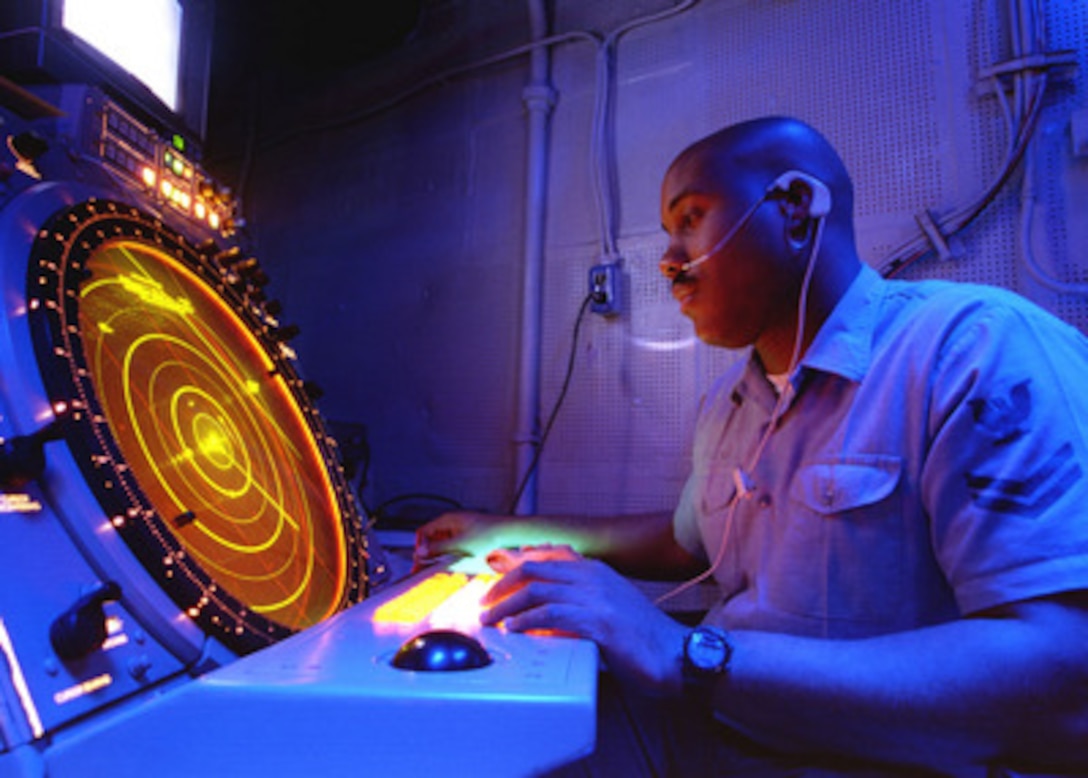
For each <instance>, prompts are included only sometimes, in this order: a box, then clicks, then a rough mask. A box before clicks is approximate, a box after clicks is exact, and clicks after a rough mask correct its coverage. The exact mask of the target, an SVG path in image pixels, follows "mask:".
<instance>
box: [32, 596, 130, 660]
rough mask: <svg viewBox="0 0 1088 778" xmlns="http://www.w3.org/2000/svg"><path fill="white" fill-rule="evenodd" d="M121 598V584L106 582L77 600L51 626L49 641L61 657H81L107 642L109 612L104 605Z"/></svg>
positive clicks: (68, 658) (72, 658)
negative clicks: (107, 612)
mask: <svg viewBox="0 0 1088 778" xmlns="http://www.w3.org/2000/svg"><path fill="white" fill-rule="evenodd" d="M120 598H121V586H120V585H119V584H118V583H116V582H115V581H106V582H104V583H100V584H98V585H97V586H95V587H94V589H92V590H91V591H89V592H87V593H86V594H85V595H83V596H82V597H80V598H79V599H78V600H76V602H75V604H74V605H73V606H72V607H71V608H69V609H68V610H66V611H65V612H64V613H62V614H61V615H60V616H58V617H57V618H56V619H55V620H54V621H53V625H52V626H51V627H50V628H49V642H50V643H51V644H52V646H53V650H54V651H55V652H56V653H57V656H59V657H60V658H61V659H63V660H65V661H71V660H74V659H82V658H83V657H85V656H88V655H89V654H93V653H94V652H95V651H97V650H98V649H100V648H102V644H103V643H105V642H106V637H107V631H106V613H105V611H104V610H103V609H102V606H103V605H105V604H106V603H107V602H114V601H115V600H119V599H120Z"/></svg>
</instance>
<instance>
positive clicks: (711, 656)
mask: <svg viewBox="0 0 1088 778" xmlns="http://www.w3.org/2000/svg"><path fill="white" fill-rule="evenodd" d="M732 656H733V644H732V643H730V642H729V634H728V633H727V632H726V631H725V630H722V629H718V628H717V627H712V626H710V625H707V624H702V625H700V626H698V627H696V628H695V629H693V630H692V631H691V632H689V633H688V634H687V636H686V637H685V638H684V652H683V677H684V690H685V692H687V693H688V694H690V695H693V696H695V697H696V698H698V699H699V700H700V701H701V702H704V703H705V704H708V705H709V704H710V701H711V696H712V695H713V692H714V686H715V681H716V680H717V679H718V678H720V677H721V676H723V675H725V673H726V672H727V671H728V670H729V660H730V659H731V658H732Z"/></svg>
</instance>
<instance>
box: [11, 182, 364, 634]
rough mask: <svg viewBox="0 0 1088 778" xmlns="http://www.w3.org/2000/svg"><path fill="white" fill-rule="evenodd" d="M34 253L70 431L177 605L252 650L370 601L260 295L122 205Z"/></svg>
mask: <svg viewBox="0 0 1088 778" xmlns="http://www.w3.org/2000/svg"><path fill="white" fill-rule="evenodd" d="M34 251H35V256H36V257H37V260H38V262H37V267H36V268H32V272H31V274H30V276H31V295H30V297H31V308H32V309H34V310H35V312H37V311H41V312H42V314H43V315H42V316H41V317H40V321H41V323H42V325H43V326H39V327H38V328H37V329H36V331H35V336H36V344H38V345H39V360H40V361H43V363H44V361H45V360H48V361H49V363H50V365H51V368H50V369H49V370H45V369H44V366H43V375H44V377H45V378H46V383H47V385H48V386H49V390H50V394H51V399H52V400H53V401H54V406H55V407H67V408H70V409H71V411H70V418H68V419H66V420H65V422H64V429H65V438H66V439H67V440H68V442H69V444H70V446H71V447H72V449H73V452H74V453H75V454H76V456H77V460H79V461H80V463H81V466H82V469H83V471H84V473H85V475H86V476H87V479H88V482H89V483H90V484H91V486H92V488H94V489H95V491H96V493H97V495H98V497H99V501H100V502H101V503H102V505H103V507H104V508H105V509H106V511H107V514H108V515H109V516H110V517H111V522H112V524H113V526H114V527H115V528H116V529H117V531H118V532H120V533H121V535H122V536H123V537H124V538H125V540H126V541H127V543H128V545H129V546H130V547H131V548H132V549H133V550H134V551H135V552H136V554H137V556H139V557H140V559H141V561H142V562H143V564H144V566H145V567H147V568H148V569H149V570H150V571H151V572H152V573H153V574H154V575H155V577H156V578H157V579H158V580H159V582H160V584H161V585H162V586H163V587H164V588H165V589H166V591H167V592H168V593H169V594H171V596H172V597H173V599H174V600H175V601H176V602H177V603H178V605H179V606H180V607H181V608H182V609H183V610H184V611H185V612H187V613H188V615H189V616H190V617H192V618H194V619H195V620H197V621H198V622H199V623H201V624H202V626H203V627H204V628H205V629H206V631H208V632H210V633H211V634H214V635H216V636H217V637H219V638H220V639H222V640H223V642H224V643H226V644H227V645H228V646H230V647H232V648H234V649H235V650H237V651H239V652H240V653H246V652H248V651H250V650H253V649H256V648H259V647H261V646H263V645H266V644H267V643H270V642H273V641H275V640H277V639H279V638H281V637H284V636H286V635H287V634H290V633H291V632H294V631H296V630H299V629H302V628H305V627H308V626H311V625H313V624H316V623H318V622H320V621H321V620H323V619H325V618H326V617H328V616H330V615H331V614H333V613H335V612H336V611H338V610H340V609H342V608H343V607H345V606H346V605H348V604H351V603H352V602H357V601H358V600H359V599H361V597H362V596H363V595H364V594H365V592H364V591H363V589H364V586H365V573H364V572H362V571H363V570H365V564H363V559H362V558H363V556H364V555H365V542H364V541H363V538H362V536H361V534H362V530H361V522H360V521H359V517H358V514H357V511H356V510H355V508H354V503H353V502H352V501H351V499H350V496H349V491H350V490H348V489H346V487H345V485H344V479H343V474H342V470H341V469H340V467H339V465H338V463H337V462H336V460H335V456H334V451H333V445H334V444H332V441H331V440H330V439H329V438H328V437H327V436H325V435H324V433H323V432H322V430H321V424H320V420H319V419H318V417H317V414H316V412H315V411H314V409H313V408H312V407H311V406H310V404H309V401H308V397H307V395H306V393H305V392H304V391H303V386H302V382H301V381H300V380H299V379H298V376H297V374H296V373H295V372H294V370H293V369H292V367H291V364H290V361H289V360H288V358H287V355H286V354H285V352H286V351H287V349H286V348H285V346H284V345H283V344H282V343H281V342H280V340H278V339H277V338H276V332H277V331H276V329H275V324H274V322H273V321H272V320H271V317H269V316H268V315H267V314H266V313H264V312H263V309H262V308H261V307H260V305H259V304H254V303H253V302H252V299H251V298H253V297H255V296H259V295H258V294H257V293H258V292H259V290H258V289H257V288H255V287H252V286H248V285H247V284H245V283H244V279H241V278H240V277H239V276H238V275H237V274H236V273H235V272H234V270H233V269H232V268H231V266H230V265H229V264H220V263H219V262H218V261H217V260H215V259H212V258H209V256H208V254H207V252H201V251H198V250H197V249H196V248H195V247H193V246H191V245H189V244H188V243H186V241H185V240H184V239H183V238H182V237H181V236H180V235H178V234H176V233H173V232H172V231H170V230H169V229H168V228H166V227H164V226H163V225H162V224H161V223H160V222H158V221H156V220H154V219H153V218H152V217H150V216H148V215H146V214H144V213H142V212H141V211H139V210H136V209H132V208H129V207H127V206H121V205H118V204H116V203H110V202H100V201H90V202H87V203H84V204H82V205H80V206H76V207H75V208H73V209H70V210H69V211H66V212H64V213H62V214H59V215H58V216H57V217H55V218H54V219H53V220H52V221H51V222H50V224H49V225H47V226H46V227H45V228H44V229H43V230H42V232H41V234H40V236H39V239H38V241H37V242H36V243H35V247H34Z"/></svg>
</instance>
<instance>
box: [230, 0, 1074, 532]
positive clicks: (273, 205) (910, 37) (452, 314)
mask: <svg viewBox="0 0 1088 778" xmlns="http://www.w3.org/2000/svg"><path fill="white" fill-rule="evenodd" d="M550 5H551V6H552V18H553V27H552V28H553V31H554V32H556V33H566V32H573V31H595V32H596V33H597V34H598V36H600V35H602V34H606V33H608V32H609V31H614V30H617V29H618V28H619V27H620V25H623V24H625V23H627V22H628V21H630V20H633V19H638V18H640V17H643V16H645V15H646V14H649V13H656V12H659V11H663V10H667V9H668V8H669V6H670V4H669V3H668V2H665V0H653V1H651V0H607V1H606V0H598V1H597V2H592V3H586V2H583V1H582V0H554V2H553V3H551V4H550ZM687 5H690V6H691V7H690V8H686V6H687ZM1007 5H1009V4H1007V3H1005V2H996V1H991V0H986V1H985V2H984V1H983V0H963V1H961V2H948V0H892V1H891V2H884V1H881V2H878V1H877V0H855V1H851V2H845V1H844V0H750V1H747V2H745V1H742V0H702V2H697V3H689V4H682V7H685V10H683V11H682V12H680V13H677V14H675V15H673V16H670V17H669V18H665V19H661V20H658V21H654V22H652V23H648V24H645V25H642V26H638V27H635V28H632V29H630V30H629V31H627V32H625V33H623V34H622V35H620V36H619V37H618V39H617V45H616V49H615V69H614V73H613V77H612V79H611V81H610V83H609V84H608V85H607V87H606V88H607V90H608V91H607V93H606V94H608V95H609V96H610V98H611V101H612V102H611V107H612V110H613V117H614V119H613V122H612V123H611V125H610V127H611V134H610V141H611V143H612V144H613V148H614V163H615V166H614V184H615V189H614V191H613V190H609V191H612V193H613V194H614V196H615V214H616V221H615V225H614V226H615V233H614V235H612V236H611V237H612V238H613V239H614V240H615V244H616V245H617V246H618V248H619V250H620V252H621V254H622V262H623V276H624V282H625V287H626V305H625V309H624V311H623V314H622V315H621V316H619V317H618V318H614V319H612V318H609V319H605V318H602V317H599V316H591V317H589V318H587V319H586V320H585V322H584V324H583V326H582V329H581V335H580V340H579V344H578V354H577V361H576V367H575V373H574V377H573V382H572V386H571V389H570V394H569V396H568V398H567V401H566V404H565V405H564V407H563V409H562V411H561V412H560V416H559V419H558V421H557V423H556V426H555V429H554V431H553V433H552V436H551V438H550V440H549V442H548V444H547V447H546V449H545V453H544V457H543V460H542V463H541V466H540V484H539V485H540V497H539V505H540V509H541V510H543V511H580V512H586V513H591V514H597V513H604V512H609V511H630V510H643V509H653V508H663V507H669V506H671V504H672V503H673V501H674V500H675V498H676V495H677V493H678V491H679V488H680V486H681V484H682V481H683V478H684V476H685V472H686V466H687V463H686V457H687V453H686V452H687V445H688V442H689V438H690V433H691V425H692V421H693V415H694V412H695V410H696V407H697V403H698V400H699V395H700V391H701V390H702V388H703V387H705V385H706V384H707V383H708V381H710V380H711V379H712V378H713V377H714V376H715V375H716V374H717V373H718V372H720V370H721V369H722V368H723V366H725V365H726V364H727V363H728V362H729V361H730V360H731V359H734V358H735V355H732V354H729V353H726V352H721V351H713V350H710V349H707V348H706V347H704V346H702V345H700V344H698V343H696V342H695V341H694V340H693V339H692V337H691V331H690V327H689V325H688V323H687V321H686V320H684V319H682V318H681V317H680V316H679V314H678V313H677V311H676V307H675V304H674V303H673V302H672V300H671V298H670V296H669V293H668V289H667V286H666V284H665V283H664V282H663V280H662V279H661V278H660V276H659V275H658V270H657V259H658V256H659V254H660V252H661V250H662V248H663V246H664V238H663V235H662V233H661V230H660V227H659V217H658V202H657V196H658V186H659V182H660V177H661V174H662V173H663V171H664V169H665V167H666V165H667V164H668V162H669V160H670V159H671V158H672V156H673V155H674V154H675V153H676V152H677V151H679V150H680V149H681V148H682V147H683V146H685V145H686V144H687V143H689V142H690V141H692V140H694V139H696V138H698V137H700V136H702V135H704V134H706V133H708V132H711V131H713V130H714V129H716V128H718V127H719V126H722V125H724V124H727V123H731V122H734V121H737V120H741V119H745V118H749V117H754V116H758V115H763V114H768V113H777V114H792V115H795V116H798V117H800V118H802V119H805V120H807V121H809V122H811V123H813V124H815V125H816V126H817V127H819V128H820V129H821V130H823V131H824V132H825V134H827V135H828V136H829V137H830V138H831V140H832V141H833V142H834V143H836V144H837V145H838V147H839V148H840V149H841V151H842V153H843V155H844V157H845V158H846V161H847V164H848V165H849V166H850V168H851V169H852V171H853V172H854V175H855V182H856V187H857V216H858V225H859V240H860V244H861V249H862V253H863V255H864V256H865V258H866V259H867V261H869V262H870V263H872V264H873V265H874V266H877V267H880V266H882V265H883V263H884V262H885V261H886V259H887V258H888V257H889V256H890V255H891V253H892V252H893V251H894V250H895V249H896V248H897V247H899V246H901V245H902V244H904V243H906V242H908V241H912V240H914V239H916V238H917V236H918V235H919V229H918V226H917V222H916V219H915V214H917V213H919V212H921V211H925V210H928V211H930V212H931V213H932V214H934V216H936V217H940V216H942V215H948V214H951V213H953V212H954V211H955V210H956V209H957V208H959V207H961V206H962V205H963V204H964V203H966V202H968V201H970V200H972V199H973V198H975V197H976V196H977V195H978V193H979V192H981V191H983V190H984V189H985V188H986V187H987V185H988V184H989V183H990V181H991V180H992V179H993V177H994V176H995V175H996V173H997V171H998V170H999V169H1000V167H1001V164H1002V161H1003V159H1004V158H1005V156H1006V151H1007V146H1008V142H1009V140H1008V138H1009V136H1008V127H1007V121H1006V118H1005V111H1004V109H1003V108H1002V103H1001V101H999V100H998V99H997V98H996V97H995V96H994V94H993V92H992V91H991V90H990V88H989V86H988V85H987V82H986V81H984V80H980V74H982V73H983V72H984V71H985V69H986V68H988V67H990V66H992V65H994V64H996V63H998V62H1001V61H1004V60H1007V59H1009V58H1010V57H1011V56H1012V53H1011V48H1010V44H1009V41H1008V38H1009V29H1010V22H1009V11H1008V10H1007V8H1006V6H1007ZM1044 5H1045V13H1044V16H1045V18H1046V23H1047V32H1048V48H1049V50H1055V51H1056V50H1075V53H1074V55H1073V57H1074V59H1075V60H1076V61H1077V62H1078V63H1079V68H1055V69H1052V71H1051V72H1052V76H1051V83H1050V84H1049V86H1048V88H1047V92H1046V95H1047V96H1046V99H1045V103H1044V106H1043V108H1042V112H1041V116H1040V120H1039V124H1038V127H1037V129H1036V132H1035V135H1034V141H1033V145H1032V146H1031V148H1030V150H1029V152H1028V156H1029V157H1030V158H1031V160H1032V162H1031V165H1030V166H1029V168H1028V172H1029V173H1030V176H1029V180H1030V182H1031V183H1032V184H1033V186H1032V187H1031V188H1030V190H1029V191H1028V192H1027V194H1028V198H1025V196H1024V195H1025V190H1024V187H1023V185H1022V181H1023V180H1024V179H1023V177H1022V176H1021V175H1020V174H1019V173H1018V174H1017V175H1016V176H1014V177H1013V178H1012V179H1011V181H1010V183H1009V184H1008V185H1007V186H1006V187H1005V188H1004V189H1003V190H1002V191H1001V192H1000V194H999V195H998V196H997V198H996V199H995V201H994V202H993V203H992V204H991V205H990V206H989V208H988V209H987V210H986V211H985V212H984V214H983V216H982V217H981V218H980V219H978V220H977V221H976V222H975V223H973V224H972V225H971V226H970V227H969V228H968V229H966V230H965V231H963V232H962V233H961V234H960V235H959V236H957V238H956V240H955V241H954V242H953V248H955V249H957V250H959V251H961V253H962V256H961V257H960V258H956V259H952V260H949V261H940V260H938V259H935V258H934V257H932V256H930V257H927V258H926V259H924V260H923V261H921V262H919V263H917V264H916V265H914V266H912V267H911V268H910V269H909V270H907V271H905V272H904V274H903V275H904V276H906V277H923V276H926V277H947V278H956V279H963V280H971V281H983V282H988V283H994V284H999V285H1002V286H1007V287H1010V288H1012V289H1015V290H1018V291H1020V292H1022V293H1024V294H1026V295H1027V296H1029V297H1032V298H1033V299H1035V300H1037V301H1038V302H1040V303H1042V304H1043V305H1044V306H1046V307H1048V308H1050V309H1051V310H1053V311H1054V312H1056V313H1058V314H1059V315H1061V316H1062V317H1064V318H1066V319H1068V320H1069V321H1071V322H1073V323H1074V324H1076V325H1077V326H1078V327H1081V328H1082V329H1085V328H1086V327H1088V297H1086V296H1085V294H1084V289H1083V288H1081V287H1075V288H1068V289H1066V288H1063V289H1062V290H1060V291H1059V290H1057V289H1056V288H1052V287H1055V286H1057V285H1055V284H1049V283H1048V285H1044V284H1043V283H1042V282H1040V281H1038V280H1037V279H1036V277H1035V276H1034V275H1032V274H1031V273H1029V272H1028V270H1027V269H1026V268H1027V264H1026V255H1025V252H1024V251H1023V250H1022V247H1021V246H1020V235H1021V226H1022V219H1021V216H1022V214H1024V212H1025V210H1024V209H1025V207H1026V208H1027V216H1028V217H1029V218H1030V220H1031V222H1030V223H1031V225H1032V232H1031V239H1030V246H1031V248H1032V252H1031V254H1030V255H1028V256H1030V257H1031V258H1032V259H1033V261H1034V262H1036V263H1037V264H1038V265H1040V266H1042V268H1043V269H1044V270H1045V272H1046V273H1047V274H1048V275H1049V276H1050V277H1052V278H1053V279H1055V280H1057V281H1058V282H1059V285H1071V284H1079V283H1081V282H1083V281H1088V277H1086V276H1088V251H1086V249H1088V224H1086V223H1088V219H1086V218H1085V213H1084V211H1085V206H1084V203H1085V202H1086V190H1088V160H1086V159H1085V158H1084V157H1078V156H1075V155H1074V152H1073V148H1072V142H1071V130H1070V127H1071V123H1072V122H1074V120H1075V121H1077V122H1079V121H1082V120H1083V118H1084V115H1085V112H1086V111H1088V106H1086V100H1085V97H1084V91H1085V90H1084V86H1085V76H1084V70H1085V65H1086V64H1088V63H1086V62H1085V36H1086V30H1088V11H1086V10H1085V6H1084V4H1083V3H1079V2H1072V1H1070V2H1058V1H1057V0H1051V2H1048V3H1045V4H1044ZM528 19H529V15H528V3H522V2H514V0H508V1H504V2H499V1H498V0H491V1H490V2H488V1H487V0H430V1H429V2H424V4H423V11H422V16H421V20H420V25H419V27H418V28H417V30H416V32H415V33H414V34H413V35H412V36H411V37H410V38H409V39H408V40H407V41H406V42H405V43H404V44H403V45H401V46H400V47H399V48H397V49H396V50H394V51H392V52H389V53H387V54H385V55H383V56H382V57H380V58H378V59H376V60H372V61H370V62H368V63H366V64H363V65H359V66H357V67H355V68H354V69H352V70H346V71H342V72H339V73H337V74H336V75H335V76H334V77H324V78H322V79H320V80H312V79H311V80H306V79H300V80H299V81H298V82H297V83H294V84H287V85H286V86H282V88H281V87H280V86H278V85H276V84H267V83H266V84H264V86H263V88H262V89H260V90H259V94H260V100H259V112H258V120H257V121H256V123H255V127H256V129H255V131H254V135H253V136H252V138H251V145H250V146H249V147H248V149H247V154H246V156H245V160H246V161H245V165H244V167H243V169H242V173H241V175H242V184H243V186H244V192H243V194H244V195H245V203H246V210H247V214H248V216H249V219H250V223H251V225H252V230H251V232H252V236H253V238H254V240H255V245H256V248H257V251H258V254H259V256H260V257H261V259H262V260H263V261H264V263H265V265H266V266H267V268H268V270H269V273H270V275H271V276H272V278H273V282H272V287H271V289H272V291H273V294H274V295H275V296H278V297H279V298H280V299H282V300H283V301H284V303H285V308H286V310H285V315H284V319H285V320H288V321H292V322H297V323H298V324H299V325H300V326H301V327H302V333H303V334H302V335H301V336H300V337H299V338H298V340H297V341H296V342H295V345H296V347H297V350H298V352H299V353H300V355H301V365H302V369H303V371H304V373H305V374H306V375H307V376H309V377H311V378H313V379H315V380H316V381H317V382H318V383H320V384H321V385H322V386H323V387H324V389H325V391H326V394H325V396H324V397H323V398H322V400H321V401H320V406H321V409H322V411H323V412H324V414H325V415H326V417H328V418H330V419H332V420H334V421H353V422H358V423H361V424H364V425H366V426H367V428H368V431H369V439H370V443H371V447H372V461H371V466H370V480H369V483H368V485H367V487H366V490H365V493H364V498H365V500H366V502H367V503H369V504H370V505H372V506H373V505H376V504H379V503H381V502H383V501H385V500H388V499H390V498H393V497H395V496H397V495H401V494H404V493H415V492H426V493H433V494H438V495H443V496H445V497H447V498H449V499H452V500H456V501H459V502H461V503H463V504H466V505H469V506H473V507H478V508H483V509H488V510H496V511H500V510H505V509H506V508H507V507H508V504H509V502H510V499H511V496H512V492H513V488H514V483H515V481H516V478H517V475H518V474H517V473H515V469H516V468H515V460H514V452H515V448H516V442H515V437H516V434H517V430H516V408H517V391H518V375H519V358H520V357H519V349H520V345H519V344H520V335H519V333H520V329H521V326H522V323H521V315H522V302H521V301H522V290H521V286H522V278H523V263H524V259H523V256H524V246H523V244H524V231H525V228H526V207H525V188H526V165H527V163H526V159H527V153H526V151H527V109H526V105H525V103H524V102H523V100H522V90H523V88H524V87H525V85H526V83H527V82H528V79H529V58H528V56H527V55H525V54H520V55H517V56H510V57H505V58H502V57H500V58H497V59H496V60H494V61H487V60H488V58H490V57H492V56H493V55H500V54H502V53H504V52H509V51H510V50H512V49H514V48H515V47H518V46H521V45H522V44H524V43H526V42H527V41H528V40H529V39H530V26H529V21H528ZM549 51H550V54H551V58H552V64H551V79H552V84H553V86H554V89H555V93H556V97H557V100H556V104H555V108H554V111H553V113H552V115H551V125H550V149H549V153H550V165H549V176H548V182H547V183H548V195H547V200H546V203H544V209H545V212H546V233H545V261H544V271H543V280H542V289H541V293H542V305H543V330H542V347H541V371H542V372H541V405H542V408H541V414H546V413H547V411H548V410H549V409H550V407H551V405H552V403H553V402H554V401H555V399H556V397H557V395H558V393H559V390H560V385H561V382H562V379H563V375H564V371H565V368H566V362H567V355H568V350H569V348H570V343H571V334H572V327H573V326H574V323H575V318H576V315H577V313H578V310H579V306H580V304H581V302H582V299H583V297H584V295H585V293H586V273H587V269H588V268H589V267H590V266H591V265H593V264H595V263H596V262H598V261H600V258H601V253H602V246H603V245H607V240H606V236H605V235H603V234H602V230H601V219H600V212H599V211H598V208H597V201H598V195H599V190H598V189H597V188H596V187H595V183H594V164H595V162H594V157H593V149H594V146H593V143H592V138H593V131H594V111H595V104H596V101H597V99H598V96H599V95H600V92H599V90H600V88H601V86H600V82H599V78H598V72H597V47H596V45H595V44H593V43H591V42H588V41H587V40H586V39H585V38H572V39H569V40H564V41H563V42H560V43H556V44H555V45H553V46H551V47H550V49H549ZM1010 83H1011V82H1010ZM300 84H301V85H303V86H304V88H302V86H300ZM1009 106H1010V108H1009V110H1010V111H1016V102H1015V95H1013V94H1010V100H1009ZM1025 202H1027V203H1028V204H1027V206H1025V205H1024V203H1025ZM1032 203H1034V205H1033V204H1032Z"/></svg>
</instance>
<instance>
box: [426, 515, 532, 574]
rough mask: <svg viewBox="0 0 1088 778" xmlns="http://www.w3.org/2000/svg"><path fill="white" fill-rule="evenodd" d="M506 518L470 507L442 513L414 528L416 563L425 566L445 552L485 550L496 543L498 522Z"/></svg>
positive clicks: (480, 551)
mask: <svg viewBox="0 0 1088 778" xmlns="http://www.w3.org/2000/svg"><path fill="white" fill-rule="evenodd" d="M509 518H510V517H508V516H492V515H489V514H486V513H476V512H473V511H454V512H452V513H444V514H442V515H441V516H439V517H438V518H437V519H434V520H433V521H430V522H428V523H427V524H425V525H423V526H422V527H420V528H419V529H418V530H417V531H416V545H415V552H414V554H413V562H414V565H415V567H416V568H420V567H424V566H426V565H428V564H430V563H432V562H434V561H436V560H438V559H440V558H441V557H443V556H446V555H448V554H460V555H470V554H480V555H483V554H485V553H487V552H488V551H490V550H491V549H492V548H494V546H495V542H494V538H495V537H496V536H497V534H498V532H497V530H498V527H499V525H500V524H502V523H503V522H505V521H508V520H509Z"/></svg>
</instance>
